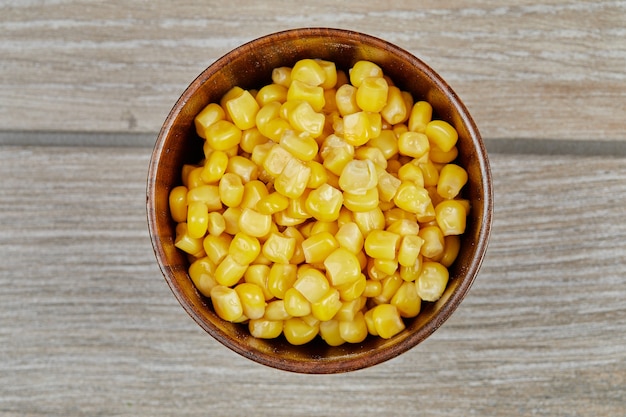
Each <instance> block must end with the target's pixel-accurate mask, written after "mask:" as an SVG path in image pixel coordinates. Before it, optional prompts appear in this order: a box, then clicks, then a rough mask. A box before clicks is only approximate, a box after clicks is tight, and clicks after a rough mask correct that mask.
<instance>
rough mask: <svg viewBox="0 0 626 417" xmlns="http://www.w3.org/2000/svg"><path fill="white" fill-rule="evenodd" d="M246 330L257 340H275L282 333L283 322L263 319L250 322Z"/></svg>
mask: <svg viewBox="0 0 626 417" xmlns="http://www.w3.org/2000/svg"><path fill="white" fill-rule="evenodd" d="M248 330H249V331H250V334H251V335H252V336H253V337H256V338H258V339H275V338H277V337H278V336H280V335H281V334H282V333H283V322H282V320H267V319H265V318H261V319H256V320H250V321H249V322H248Z"/></svg>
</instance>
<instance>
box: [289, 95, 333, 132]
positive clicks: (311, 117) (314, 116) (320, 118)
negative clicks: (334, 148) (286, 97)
mask: <svg viewBox="0 0 626 417" xmlns="http://www.w3.org/2000/svg"><path fill="white" fill-rule="evenodd" d="M323 100H324V99H323ZM319 111H320V110H315V109H313V106H312V105H311V104H310V103H309V102H308V101H302V102H296V105H295V106H294V107H293V108H292V109H291V111H290V112H289V114H288V118H287V120H289V123H290V124H291V126H292V127H293V128H294V129H296V130H298V131H300V132H306V133H308V134H309V135H311V137H313V138H316V137H318V136H320V135H321V134H322V131H323V130H324V124H325V123H326V117H325V116H324V114H323V113H319Z"/></svg>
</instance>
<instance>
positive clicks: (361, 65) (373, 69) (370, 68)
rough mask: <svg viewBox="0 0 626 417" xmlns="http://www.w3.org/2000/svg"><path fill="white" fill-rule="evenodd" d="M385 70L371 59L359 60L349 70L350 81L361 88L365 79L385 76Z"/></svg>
mask: <svg viewBox="0 0 626 417" xmlns="http://www.w3.org/2000/svg"><path fill="white" fill-rule="evenodd" d="M383 75H384V74H383V70H382V69H381V68H380V67H379V66H378V65H376V64H375V63H373V62H371V61H365V60H362V61H357V62H356V63H355V64H354V65H353V66H352V68H351V69H350V72H349V77H350V83H351V84H352V85H353V86H355V87H357V88H359V86H360V85H361V83H362V82H363V80H364V79H366V78H369V77H381V78H382V76H383Z"/></svg>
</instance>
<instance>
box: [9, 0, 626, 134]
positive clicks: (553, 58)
mask: <svg viewBox="0 0 626 417" xmlns="http://www.w3.org/2000/svg"><path fill="white" fill-rule="evenodd" d="M0 16H2V17H1V18H0V56H1V57H2V60H1V64H0V126H1V127H2V129H4V130H14V131H23V130H30V131H71V132H82V131H96V132H156V131H158V130H159V128H160V126H161V124H162V122H163V120H164V119H165V116H166V115H167V112H168V111H169V109H170V108H171V106H172V105H173V104H174V102H175V101H176V99H177V98H178V97H179V95H180V94H181V93H182V91H183V89H184V88H185V87H186V86H187V85H188V84H189V83H190V82H191V81H192V80H193V78H195V76H196V75H197V74H199V73H200V72H201V71H202V70H203V69H204V68H205V67H206V66H208V65H209V64H211V63H212V62H213V61H214V60H215V59H216V58H218V57H220V56H221V55H223V54H224V53H226V52H227V51H229V50H231V49H233V48H235V47H236V46H238V45H240V44H242V43H244V42H247V41H250V40H252V39H255V38H257V37H259V36H262V35H265V34H268V33H271V32H275V31H279V30H284V29H288V28H295V27H304V26H329V27H338V28H344V29H353V30H357V31H362V32H366V33H368V34H371V35H374V36H378V37H381V38H383V39H385V40H388V41H391V42H394V43H396V44H398V45H399V46H401V47H403V48H405V49H407V50H409V51H411V52H412V53H414V54H415V55H417V56H418V57H420V58H422V59H423V60H425V61H426V62H427V63H428V64H430V65H431V66H432V67H433V68H434V69H435V70H437V71H438V72H440V73H441V75H442V76H443V77H444V78H445V79H446V80H447V81H449V83H450V84H451V86H452V87H453V88H454V89H455V90H456V91H457V93H458V94H459V96H460V97H461V98H462V99H463V100H464V101H465V104H466V105H467V106H468V107H469V108H470V110H471V111H472V113H473V114H474V116H475V119H476V122H477V124H478V126H479V128H480V129H481V131H482V133H483V136H485V137H487V138H494V139H498V138H509V139H510V138H533V139H537V138H541V139H568V140H569V139H598V140H600V139H601V140H611V141H615V140H626V136H625V133H624V132H625V130H624V114H626V71H625V68H626V43H624V41H623V40H624V36H625V35H626V26H625V24H624V22H625V21H626V1H609V0H602V1H566V0H542V1H539V0H534V1H533V0H524V1H505V2H502V1H494V0H473V1H467V2H457V1H439V2H437V1H433V0H422V1H419V2H415V1H409V0H398V1H394V2H381V1H374V0H365V1H358V2H357V1H344V2H336V1H334V0H332V1H331V0H319V1H317V2H315V3H314V4H313V3H312V4H300V5H298V7H293V3H291V2H288V1H286V0H270V1H265V2H247V1H241V0H237V1H229V2H223V1H221V2H218V1H205V2H196V1H188V0H187V1H181V2H176V3H172V2H167V1H152V2H145V1H140V0H134V1H127V0H113V1H108V2H93V1H84V0H59V1H55V2H38V1H21V0H6V1H3V2H1V3H0Z"/></svg>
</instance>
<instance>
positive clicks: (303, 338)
mask: <svg viewBox="0 0 626 417" xmlns="http://www.w3.org/2000/svg"><path fill="white" fill-rule="evenodd" d="M318 333H319V324H317V325H314V326H310V325H309V324H308V323H306V322H305V321H304V320H302V319H301V318H299V317H293V318H290V319H288V320H285V323H284V324H283V334H284V335H285V339H287V341H288V342H289V343H291V344H292V345H295V346H298V345H303V344H305V343H308V342H310V341H311V340H313V339H314V338H315V336H317V334H318Z"/></svg>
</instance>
